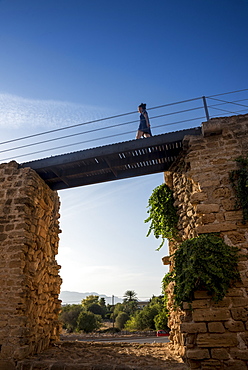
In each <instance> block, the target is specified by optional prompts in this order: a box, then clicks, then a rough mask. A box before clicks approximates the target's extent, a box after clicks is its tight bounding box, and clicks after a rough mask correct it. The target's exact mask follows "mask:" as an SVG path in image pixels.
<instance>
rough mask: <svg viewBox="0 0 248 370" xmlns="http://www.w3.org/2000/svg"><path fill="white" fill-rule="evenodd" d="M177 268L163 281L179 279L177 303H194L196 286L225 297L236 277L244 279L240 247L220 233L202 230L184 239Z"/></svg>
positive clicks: (214, 296) (217, 297)
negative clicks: (239, 263)
mask: <svg viewBox="0 0 248 370" xmlns="http://www.w3.org/2000/svg"><path fill="white" fill-rule="evenodd" d="M174 264H175V266H174V269H173V271H172V272H171V273H169V274H166V276H165V278H164V280H163V282H164V284H165V285H166V284H168V283H169V282H170V281H174V282H175V286H174V299H175V306H179V307H182V305H183V302H188V303H191V302H192V301H193V299H194V292H195V291H196V290H201V289H204V290H207V291H208V293H209V295H210V296H211V297H212V299H213V301H215V302H218V301H221V300H222V299H223V298H224V296H225V295H226V293H227V291H228V289H229V288H230V286H231V285H232V283H233V282H234V281H240V274H239V272H238V248H236V247H232V246H228V245H227V244H225V243H224V241H223V239H222V238H220V237H219V236H217V235H216V234H202V235H200V236H198V237H196V238H193V239H188V240H186V241H184V242H183V243H182V244H181V245H180V247H179V248H178V249H177V251H176V252H175V253H174Z"/></svg>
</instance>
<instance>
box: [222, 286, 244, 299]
mask: <svg viewBox="0 0 248 370" xmlns="http://www.w3.org/2000/svg"><path fill="white" fill-rule="evenodd" d="M245 294H246V293H245V292H244V289H243V288H229V289H228V291H227V293H226V296H227V297H243V296H244V295H245Z"/></svg>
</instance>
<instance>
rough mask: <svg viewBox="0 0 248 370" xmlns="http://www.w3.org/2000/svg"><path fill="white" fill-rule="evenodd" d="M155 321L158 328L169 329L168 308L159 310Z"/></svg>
mask: <svg viewBox="0 0 248 370" xmlns="http://www.w3.org/2000/svg"><path fill="white" fill-rule="evenodd" d="M154 323H155V328H156V330H165V331H168V330H169V328H168V325H167V324H168V310H164V311H162V312H159V314H157V315H156V316H155V317H154Z"/></svg>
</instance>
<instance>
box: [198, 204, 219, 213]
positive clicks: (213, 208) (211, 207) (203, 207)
mask: <svg viewBox="0 0 248 370" xmlns="http://www.w3.org/2000/svg"><path fill="white" fill-rule="evenodd" d="M219 209H220V206H219V204H198V205H197V206H196V212H197V213H200V214H206V213H214V212H219Z"/></svg>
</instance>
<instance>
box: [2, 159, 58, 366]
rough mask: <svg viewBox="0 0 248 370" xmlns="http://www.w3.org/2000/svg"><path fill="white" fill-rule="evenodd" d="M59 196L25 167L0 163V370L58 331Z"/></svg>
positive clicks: (53, 337)
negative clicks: (56, 257) (57, 255)
mask: <svg viewBox="0 0 248 370" xmlns="http://www.w3.org/2000/svg"><path fill="white" fill-rule="evenodd" d="M58 212H59V198H58V195H57V193H56V192H54V191H52V190H51V189H50V188H49V187H48V186H47V185H46V184H45V183H44V182H43V180H42V179H41V178H40V177H39V176H38V175H37V174H36V172H35V171H33V170H31V169H30V168H25V169H21V168H18V164H17V163H16V162H10V163H8V164H1V165H0V256H1V259H0V287H1V289H0V369H1V370H2V369H6V370H10V369H12V368H14V367H13V366H14V364H15V361H16V360H19V359H22V358H24V357H26V356H27V355H29V354H32V353H37V352H40V351H42V350H43V349H44V348H46V347H47V346H48V345H49V344H50V342H51V341H54V340H57V339H58V335H59V323H58V321H57V320H58V319H57V317H58V312H59V309H60V303H61V302H60V301H59V299H58V295H59V292H60V285H61V278H60V277H59V274H58V272H59V269H60V266H58V264H57V262H56V260H55V255H56V254H57V253H58V239H59V238H58V234H59V232H60V230H59V223H58V218H59V213H58Z"/></svg>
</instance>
